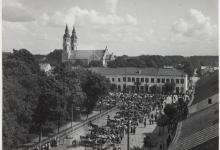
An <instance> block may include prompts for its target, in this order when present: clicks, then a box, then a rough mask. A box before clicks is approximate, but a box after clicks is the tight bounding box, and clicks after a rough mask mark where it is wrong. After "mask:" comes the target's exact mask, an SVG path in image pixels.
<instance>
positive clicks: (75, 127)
mask: <svg viewBox="0 0 220 150" xmlns="http://www.w3.org/2000/svg"><path fill="white" fill-rule="evenodd" d="M116 109H117V106H115V107H113V108H111V109H109V110H106V111H104V112H103V113H101V114H97V115H95V116H92V117H91V118H89V119H87V120H85V121H83V122H80V123H78V124H76V125H74V126H73V127H70V128H67V129H65V130H63V131H61V132H60V133H57V134H55V135H52V136H50V137H49V138H47V139H44V140H42V141H41V142H39V143H37V144H34V145H32V146H31V147H29V148H28V150H34V149H35V148H37V147H40V146H41V145H45V144H46V143H49V142H50V141H51V140H53V139H55V138H59V139H63V138H64V137H66V135H68V134H70V133H72V132H74V131H76V130H78V129H79V128H81V127H83V126H85V125H87V124H88V123H89V122H90V121H95V120H97V119H99V118H101V117H103V116H105V115H106V114H108V113H110V112H112V111H114V110H116Z"/></svg>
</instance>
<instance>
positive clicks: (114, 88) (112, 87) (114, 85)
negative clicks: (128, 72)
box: [110, 84, 117, 92]
mask: <svg viewBox="0 0 220 150" xmlns="http://www.w3.org/2000/svg"><path fill="white" fill-rule="evenodd" d="M110 90H111V91H112V92H115V91H116V90H117V85H116V84H111V86H110Z"/></svg>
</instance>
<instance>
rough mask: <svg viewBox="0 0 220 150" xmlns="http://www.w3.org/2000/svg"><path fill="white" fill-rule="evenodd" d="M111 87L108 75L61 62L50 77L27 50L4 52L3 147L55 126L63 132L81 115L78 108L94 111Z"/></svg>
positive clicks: (15, 145)
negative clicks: (97, 103) (72, 67)
mask: <svg viewBox="0 0 220 150" xmlns="http://www.w3.org/2000/svg"><path fill="white" fill-rule="evenodd" d="M109 87H110V83H109V81H108V80H107V79H106V78H105V77H103V76H101V75H98V74H95V73H93V72H90V71H88V70H85V69H80V68H78V69H74V70H72V69H70V68H69V64H68V63H63V64H62V63H60V64H59V65H58V64H57V65H56V67H55V68H54V70H53V72H52V75H50V76H48V75H46V74H45V73H44V72H43V71H41V70H40V67H39V64H38V61H37V60H36V56H34V55H32V54H31V53H30V52H29V51H28V50H26V49H21V50H13V53H3V148H4V149H6V150H7V149H13V148H17V147H19V146H21V145H22V144H24V143H27V142H31V140H32V139H33V138H36V137H38V136H39V137H41V136H40V135H42V134H43V135H45V134H48V133H52V132H54V130H55V129H56V130H57V132H59V128H60V127H61V126H62V125H63V124H66V123H67V122H70V121H71V118H72V117H74V118H75V119H76V118H77V117H78V114H79V113H77V109H76V108H77V107H79V108H80V109H81V110H85V112H86V113H87V114H89V113H90V112H92V110H93V108H94V107H95V105H96V102H97V101H98V99H99V97H100V96H103V95H105V94H106V93H108V90H109ZM72 111H73V113H72ZM72 114H73V115H74V116H72Z"/></svg>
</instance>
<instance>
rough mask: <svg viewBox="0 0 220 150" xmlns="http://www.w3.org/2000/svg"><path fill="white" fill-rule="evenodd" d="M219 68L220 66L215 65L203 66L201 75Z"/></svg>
mask: <svg viewBox="0 0 220 150" xmlns="http://www.w3.org/2000/svg"><path fill="white" fill-rule="evenodd" d="M216 70H218V67H213V66H201V75H204V74H206V73H212V72H214V71H216Z"/></svg>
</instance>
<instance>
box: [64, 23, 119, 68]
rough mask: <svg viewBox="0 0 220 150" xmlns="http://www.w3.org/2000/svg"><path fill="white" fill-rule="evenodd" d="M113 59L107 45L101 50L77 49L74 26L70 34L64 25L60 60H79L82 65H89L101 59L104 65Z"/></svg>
mask: <svg viewBox="0 0 220 150" xmlns="http://www.w3.org/2000/svg"><path fill="white" fill-rule="evenodd" d="M114 59H115V56H114V55H113V53H111V54H110V53H109V51H108V49H107V46H106V48H105V49H102V50H78V49H77V36H76V30H75V27H73V30H72V35H71V36H70V34H69V29H68V26H67V25H66V29H65V33H64V35H63V52H62V62H66V61H71V62H73V63H74V62H76V61H80V62H82V63H83V64H84V65H89V63H90V62H92V61H101V62H102V65H103V66H104V67H106V66H107V63H108V62H109V61H112V60H114Z"/></svg>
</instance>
